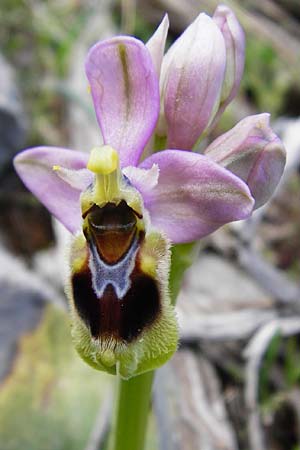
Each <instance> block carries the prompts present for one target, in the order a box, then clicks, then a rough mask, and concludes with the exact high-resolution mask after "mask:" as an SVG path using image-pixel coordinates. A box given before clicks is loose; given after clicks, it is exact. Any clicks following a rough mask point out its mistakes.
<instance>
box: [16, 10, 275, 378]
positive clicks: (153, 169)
mask: <svg viewBox="0 0 300 450" xmlns="http://www.w3.org/2000/svg"><path fill="white" fill-rule="evenodd" d="M199 17H200V18H198V19H197V20H198V22H197V21H196V23H195V24H193V26H192V27H193V30H194V31H193V33H195V36H196V37H197V36H198V28H197V27H198V26H200V25H201V27H202V28H203V27H204V31H205V30H206V31H207V33H208V34H209V35H210V36H211V37H212V38H213V42H214V43H215V44H214V45H212V46H210V47H209V49H207V48H205V49H204V50H203V52H204V53H202V55H200V60H201V64H202V66H205V67H207V69H209V76H206V78H205V80H204V81H205V85H204V86H203V85H201V78H200V80H198V79H197V83H200V86H199V89H197V86H193V85H191V86H189V83H190V84H193V83H194V82H195V80H194V78H193V76H192V75H191V74H190V75H189V76H188V78H184V77H185V75H186V74H187V73H188V72H189V69H190V64H191V63H190V61H189V58H186V55H185V52H184V51H183V50H182V49H183V48H188V47H189V45H190V44H189V43H191V40H190V32H188V33H186V34H185V35H183V36H182V38H181V41H180V42H177V43H175V44H174V47H173V48H172V47H171V49H170V50H169V52H168V53H167V55H166V56H165V59H164V60H163V63H162V68H163V69H162V74H165V75H163V78H161V79H163V81H161V92H162V94H161V98H162V101H163V102H164V105H165V106H164V108H162V110H161V120H162V122H163V123H167V128H166V130H165V132H166V137H167V141H168V142H170V143H174V142H177V141H178V142H179V141H181V140H182V142H185V140H186V139H188V140H189V142H190V144H189V145H186V147H183V148H182V149H181V150H179V149H166V150H164V151H160V152H157V153H153V154H152V155H150V156H149V157H148V158H146V159H144V160H143V159H142V154H143V151H144V149H145V146H146V144H147V142H148V141H149V139H150V138H151V136H152V135H153V133H154V131H155V127H156V126H157V122H158V117H159V112H160V94H159V74H160V65H161V58H162V54H163V48H164V41H165V35H166V19H165V20H164V22H163V24H162V26H161V27H160V28H159V29H158V31H157V32H156V33H155V35H154V36H153V38H152V40H151V41H150V42H149V43H148V47H149V49H148V48H147V47H146V46H145V45H144V44H143V43H142V42H140V41H139V40H137V39H134V38H131V37H126V36H121V37H116V38H112V39H109V40H106V41H103V42H99V43H97V44H96V45H95V46H94V47H92V48H91V50H90V51H89V53H88V56H87V61H86V73H87V77H88V80H89V84H90V88H91V93H92V97H93V101H94V106H95V111H96V115H97V119H98V122H99V125H100V128H101V132H102V135H103V139H104V145H103V146H101V145H98V146H96V147H95V148H93V149H92V151H91V153H90V155H88V154H87V153H81V152H77V151H74V150H67V149H63V148H50V147H38V148H33V149H29V150H26V151H24V152H22V153H20V154H19V155H18V156H17V157H16V159H15V166H16V169H17V171H18V173H19V175H20V177H21V178H22V179H23V181H24V183H25V184H26V186H27V187H28V188H29V189H30V190H31V191H32V192H33V193H34V194H35V195H36V196H37V197H38V198H39V199H40V200H41V201H42V202H43V203H44V204H45V205H46V206H47V208H48V209H49V210H50V211H51V212H52V213H53V214H54V215H55V216H56V217H57V218H58V219H59V220H60V221H61V222H62V223H63V224H64V225H65V226H66V228H67V229H68V230H69V231H70V232H71V233H72V234H73V235H74V237H73V241H72V245H71V252H70V267H71V272H70V280H69V283H68V285H67V293H68V296H69V298H70V303H71V309H72V323H73V329H72V333H73V337H74V342H75V345H76V348H77V350H78V352H79V353H80V355H81V356H82V357H83V359H85V360H86V361H87V362H88V363H89V364H91V365H92V366H94V367H96V368H98V369H103V370H107V371H108V372H110V373H116V372H119V373H120V374H121V376H123V377H125V378H127V377H130V376H132V375H136V374H139V373H142V372H144V371H147V370H150V369H153V368H155V367H157V366H159V365H160V364H162V363H163V362H165V361H166V360H167V359H168V358H169V357H170V356H171V355H172V353H173V352H174V351H175V350H176V347H177V324H176V320H175V316H174V311H173V307H172V306H171V304H170V299H169V293H168V274H169V266H170V255H169V248H170V243H171V242H172V243H180V242H189V241H195V240H197V239H200V238H201V237H203V236H206V235H207V234H209V233H211V232H213V231H215V230H216V229H217V228H219V227H220V226H221V225H223V224H225V223H228V222H231V221H234V220H240V219H244V218H246V217H248V216H249V215H250V214H251V212H252V209H253V205H254V199H253V197H252V195H251V192H250V190H249V187H248V186H247V184H246V183H245V182H244V181H243V180H242V179H241V178H239V177H238V176H237V175H235V174H234V173H233V172H234V170H233V171H230V170H227V169H226V164H227V163H226V162H225V163H224V161H223V160H222V161H219V159H220V158H218V157H216V156H215V152H214V151H212V150H208V156H204V155H201V154H198V153H193V152H190V151H185V150H186V149H188V148H190V147H191V145H192V144H191V142H192V141H193V143H194V142H195V140H197V139H198V137H199V135H200V133H201V132H202V131H203V130H205V129H207V127H208V126H209V125H210V124H211V122H212V120H213V117H215V116H214V115H213V116H212V114H216V113H217V111H218V107H219V105H220V102H221V99H222V98H223V97H224V96H223V97H222V95H221V93H222V92H224V89H223V88H222V86H223V81H224V77H227V78H228V71H227V72H226V71H225V66H226V46H225V41H224V37H223V35H222V32H221V31H220V29H219V28H218V25H217V24H216V23H215V22H214V21H213V20H212V19H210V18H209V17H208V16H205V15H204V16H203V15H201V16H199ZM204 31H203V32H202V31H201V33H200V37H201V36H202V34H203V33H204V35H205V32H204ZM204 35H203V36H204ZM184 36H186V37H184ZM203 36H202V37H203ZM192 45H194V44H192ZM216 46H217V47H218V48H219V49H222V51H221V53H220V55H219V56H218V57H217V61H216V62H214V63H213V65H212V66H209V64H210V63H211V61H214V58H213V55H212V52H213V51H215V50H216V48H215V47H216ZM197 50H199V49H197ZM200 50H201V49H200ZM193 52H194V50H193ZM193 52H192V54H193ZM183 56H184V57H183ZM178 67H179V69H178ZM196 69H197V64H196V65H195V61H193V67H192V71H191V73H192V74H196V71H195V70H196ZM174 70H175V72H174ZM178 70H179V72H178ZM214 71H215V75H213V72H214ZM168 80H169V81H168ZM231 80H232V78H231ZM211 82H213V83H212V84H213V85H212V86H211V85H210V83H211ZM231 84H234V82H231ZM180 86H181V87H180ZM182 86H184V89H183V88H182ZM164 89H165V90H164ZM222 89H223V90H222ZM234 89H235V87H234ZM206 90H208V91H207V92H206ZM231 90H232V86H231V89H228V88H227V90H226V92H227V94H226V95H227V96H228V95H229V96H230V95H231V93H229V94H228V92H229V91H230V92H231ZM175 92H177V94H176V95H177V97H176V95H175V94H174V93H175ZM184 92H191V93H193V96H192V97H191V96H187V97H186V96H184V95H183V96H182V94H183V93H184ZM198 93H200V100H201V99H204V101H205V102H206V103H207V105H208V106H207V108H208V111H207V110H206V109H207V108H206V107H205V108H204V109H203V108H201V107H200V109H199V107H198V106H197V105H196V100H197V95H198ZM179 94H181V96H180V95H179ZM174 95H175V97H174ZM173 100H174V102H173ZM198 100H199V98H198ZM223 101H225V100H224V98H223ZM172 102H173V103H172ZM172 105H173V106H172ZM189 107H190V108H191V114H188V113H189ZM172 108H175V109H174V110H172ZM164 111H165V112H166V118H164ZM195 111H196V112H195ZM179 112H180V114H181V116H180V114H179ZM187 114H188V116H187ZM198 115H200V116H201V117H200V122H199V117H198ZM202 116H203V117H202ZM170 117H171V118H172V117H173V118H174V117H175V118H176V120H175V122H174V123H171V121H170ZM180 120H181V121H182V123H183V124H184V123H186V124H188V129H191V130H192V131H193V134H192V137H191V139H192V141H191V139H190V137H189V133H188V131H187V130H185V132H179V131H178V130H176V127H177V126H179V125H180V126H181V122H180ZM199 123H200V126H199ZM181 129H182V126H181ZM278 145H279V146H281V144H280V143H278ZM242 146H243V144H241V147H242ZM223 147H224V145H223ZM223 150H224V148H223ZM223 153H224V152H223ZM279 153H280V154H281V153H282V154H283V152H282V151H281V147H280V151H279ZM227 159H228V158H227ZM225 160H226V158H225ZM281 160H283V157H282V158H281ZM215 161H217V162H215ZM226 161H227V160H226ZM219 162H220V163H221V164H219ZM222 164H223V165H224V166H225V167H222ZM279 166H280V167H281V166H283V164H279ZM230 168H231V167H230ZM244 179H245V178H244ZM245 181H247V179H245Z"/></svg>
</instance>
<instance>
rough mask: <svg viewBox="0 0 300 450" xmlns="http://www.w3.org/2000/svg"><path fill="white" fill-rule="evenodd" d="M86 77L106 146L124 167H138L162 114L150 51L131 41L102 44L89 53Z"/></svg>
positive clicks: (111, 40) (132, 39)
mask: <svg viewBox="0 0 300 450" xmlns="http://www.w3.org/2000/svg"><path fill="white" fill-rule="evenodd" d="M86 74H87V77H88V80H89V82H90V86H91V92H92V96H93V100H94V106H95V110H96V115H97V119H98V122H99V125H100V128H101V131H102V134H103V138H104V142H105V144H108V145H111V146H112V147H114V148H115V149H116V150H117V151H118V153H119V156H120V161H121V166H122V167H126V166H129V165H133V166H134V165H136V164H137V162H138V160H139V158H140V155H141V154H142V152H143V149H144V147H145V145H146V143H147V141H148V140H149V138H150V136H151V133H152V131H153V129H154V127H155V124H156V121H157V117H158V113H159V86H158V78H157V75H156V73H155V69H154V66H153V63H152V60H151V56H150V53H149V51H148V50H147V48H146V47H145V45H144V44H143V43H142V42H141V41H139V40H137V39H134V38H132V37H123V36H121V37H116V38H112V39H108V40H106V41H102V42H99V43H97V44H95V45H94V46H93V47H92V48H91V49H90V51H89V53H88V56H87V59H86Z"/></svg>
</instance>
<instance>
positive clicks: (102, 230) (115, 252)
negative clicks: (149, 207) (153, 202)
mask: <svg viewBox="0 0 300 450" xmlns="http://www.w3.org/2000/svg"><path fill="white" fill-rule="evenodd" d="M87 218H88V225H89V226H88V229H87V230H85V235H86V238H87V240H88V241H89V239H90V238H92V240H93V242H94V244H95V245H96V247H97V251H98V254H99V256H100V258H101V260H102V261H104V262H105V263H106V264H109V265H114V264H116V263H117V262H118V261H120V260H121V259H122V258H124V256H125V255H126V253H127V252H128V250H129V249H130V247H131V245H132V242H133V239H134V238H135V236H136V233H137V226H136V224H137V219H136V214H135V212H134V211H133V210H132V209H131V208H130V207H129V206H128V205H127V203H126V202H125V201H124V200H122V201H121V202H120V203H119V204H118V205H116V204H114V203H107V204H106V205H105V206H103V207H102V208H100V207H99V206H97V205H94V206H93V208H91V210H90V212H89V213H88V216H87Z"/></svg>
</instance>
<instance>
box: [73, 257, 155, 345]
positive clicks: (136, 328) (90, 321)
mask: <svg viewBox="0 0 300 450" xmlns="http://www.w3.org/2000/svg"><path fill="white" fill-rule="evenodd" d="M130 278H131V287H130V288H129V290H128V292H127V294H126V295H125V296H124V297H123V298H122V299H121V300H119V299H118V298H117V296H116V293H115V291H114V288H113V286H112V285H108V286H107V287H106V289H105V291H104V294H103V297H102V298H100V299H98V298H97V296H96V294H95V292H94V290H93V287H92V276H91V272H90V269H89V267H88V265H86V266H85V267H84V268H83V269H82V271H81V272H78V273H75V274H74V275H73V276H72V280H71V284H72V289H73V297H74V304H75V307H76V309H77V312H78V314H79V316H80V317H81V318H82V320H83V321H84V322H85V324H86V325H87V326H88V327H89V328H90V331H91V334H92V336H93V337H94V338H100V339H101V340H105V339H107V340H108V341H109V340H111V339H112V338H113V339H114V340H116V341H125V342H127V343H129V342H132V341H134V340H135V339H136V338H138V337H139V336H140V334H141V333H142V331H143V330H144V329H145V328H147V327H149V326H151V324H153V322H154V321H155V320H156V319H157V318H158V317H159V314H160V311H161V298H160V292H159V289H158V285H157V282H156V280H154V279H153V278H152V277H150V276H149V275H147V274H144V273H143V272H142V271H141V269H140V268H139V264H138V263H137V264H136V266H135V268H134V270H133V272H132V274H131V277H130Z"/></svg>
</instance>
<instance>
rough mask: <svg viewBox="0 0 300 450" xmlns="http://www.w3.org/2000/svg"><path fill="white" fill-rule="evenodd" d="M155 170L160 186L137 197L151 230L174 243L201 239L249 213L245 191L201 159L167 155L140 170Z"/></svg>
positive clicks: (155, 156)
mask: <svg viewBox="0 0 300 450" xmlns="http://www.w3.org/2000/svg"><path fill="white" fill-rule="evenodd" d="M153 164H158V166H159V171H160V172H159V179H158V184H157V186H156V187H154V189H153V190H152V191H150V192H149V191H147V190H146V191H144V190H143V189H141V193H142V195H143V198H144V203H145V207H146V209H147V210H148V211H149V213H150V216H151V221H152V223H153V225H154V226H156V227H157V228H159V229H160V230H162V231H164V232H165V233H166V234H167V235H168V237H169V238H170V239H171V241H173V242H174V243H179V242H188V241H194V240H197V239H200V238H202V237H204V236H206V235H207V234H209V233H212V232H213V231H215V230H216V229H217V228H219V227H220V226H222V225H224V224H225V223H228V222H232V221H234V220H240V219H245V218H247V217H248V216H249V215H250V214H251V212H252V208H253V203H254V201H253V198H252V197H251V194H250V191H249V189H248V187H247V185H246V184H245V183H244V182H243V181H242V180H240V179H239V178H238V177H236V176H235V175H233V174H232V173H231V172H229V171H228V170H226V169H224V168H223V167H221V166H219V165H218V164H216V163H214V162H213V161H211V160H210V159H209V158H206V157H205V156H203V155H199V154H197V153H192V152H184V151H180V150H165V151H162V152H159V153H155V154H153V155H152V156H150V157H149V158H148V159H146V160H145V161H143V162H142V164H141V165H140V167H142V168H146V169H148V168H150V167H152V165H153Z"/></svg>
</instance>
